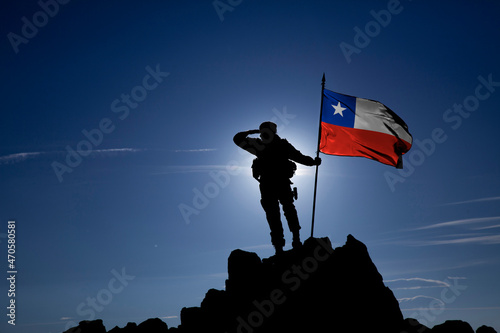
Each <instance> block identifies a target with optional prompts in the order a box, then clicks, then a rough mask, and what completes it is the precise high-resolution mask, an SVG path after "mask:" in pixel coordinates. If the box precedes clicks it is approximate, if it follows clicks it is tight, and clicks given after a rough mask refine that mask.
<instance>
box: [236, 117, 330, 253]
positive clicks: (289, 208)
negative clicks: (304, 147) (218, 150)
mask: <svg viewBox="0 0 500 333" xmlns="http://www.w3.org/2000/svg"><path fill="white" fill-rule="evenodd" d="M252 134H260V138H249V137H248V136H249V135H252ZM233 141H234V143H235V144H236V145H238V146H239V147H240V148H242V149H244V150H246V151H248V152H249V153H251V154H253V155H255V156H257V158H256V159H254V161H253V164H252V174H253V177H254V178H255V179H257V181H259V183H260V184H259V188H260V194H261V200H260V203H261V205H262V208H264V211H265V213H266V218H267V222H268V223H269V227H270V229H271V243H272V244H273V246H274V248H275V249H276V254H279V253H282V252H283V247H284V246H285V237H284V234H283V226H282V224H281V214H280V207H279V204H280V203H281V205H282V206H283V212H284V214H285V217H286V220H287V222H288V228H289V229H290V231H291V232H292V234H293V242H292V247H293V248H298V247H300V246H301V245H302V243H301V242H300V232H299V230H300V224H299V218H298V216H297V210H296V209H295V206H294V204H293V199H294V193H293V191H292V189H291V186H290V185H291V184H293V183H292V182H291V181H290V178H292V176H293V174H294V173H295V170H296V168H297V166H296V164H295V163H294V162H292V161H295V162H298V163H300V164H304V165H307V166H313V165H320V164H321V159H320V158H319V157H317V158H315V159H313V158H312V157H309V156H305V155H303V154H302V153H301V152H300V151H298V150H297V149H295V147H293V146H292V145H291V144H290V143H289V142H288V141H287V140H286V139H282V138H280V137H279V136H278V134H277V126H276V124H275V123H272V122H270V121H267V122H263V123H262V124H261V125H260V126H259V129H258V130H257V129H256V130H249V131H246V132H239V133H237V134H236V135H235V136H234V138H233Z"/></svg>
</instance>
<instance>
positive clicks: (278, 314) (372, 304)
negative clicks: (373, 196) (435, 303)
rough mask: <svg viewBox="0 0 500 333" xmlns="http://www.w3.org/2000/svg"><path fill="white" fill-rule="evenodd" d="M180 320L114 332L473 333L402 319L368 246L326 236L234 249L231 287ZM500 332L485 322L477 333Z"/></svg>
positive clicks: (94, 326) (79, 331) (97, 328)
mask: <svg viewBox="0 0 500 333" xmlns="http://www.w3.org/2000/svg"><path fill="white" fill-rule="evenodd" d="M180 315H181V325H179V327H177V328H170V329H169V328H168V327H167V324H165V323H164V322H163V321H161V320H160V319H158V318H155V319H148V320H146V321H145V322H143V323H141V324H139V325H136V324H134V323H128V324H127V325H126V326H125V327H123V328H119V327H115V328H113V329H112V330H110V331H109V332H108V333H167V332H169V333H172V332H178V333H199V332H213V333H218V332H220V333H226V332H227V333H232V332H235V333H266V332H273V333H274V332H384V333H391V332H394V333H448V332H450V333H451V332H453V333H462V332H463V333H474V331H473V329H472V328H471V326H470V325H469V324H468V323H466V322H463V321H460V320H451V321H446V322H445V323H443V324H440V325H436V326H434V327H433V328H432V329H429V328H428V327H426V326H424V325H422V324H420V323H419V322H418V321H417V320H415V319H411V318H407V319H404V318H403V315H402V313H401V310H400V309H399V304H398V301H397V300H396V298H395V297H394V294H393V293H392V291H391V290H390V289H389V288H387V287H386V286H385V285H384V283H383V279H382V276H381V275H380V273H379V272H378V270H377V268H376V267H375V265H374V264H373V262H372V260H371V258H370V255H369V253H368V250H367V248H366V246H365V245H364V244H363V243H361V242H360V241H358V240H356V239H355V238H354V237H353V236H351V235H349V236H348V237H347V242H346V244H345V245H344V246H342V247H339V248H336V249H333V248H332V246H331V243H330V240H329V239H328V238H309V239H308V240H306V241H305V243H304V245H303V246H302V247H300V248H298V249H294V250H290V251H285V252H284V253H282V254H280V255H279V256H273V257H270V258H267V259H263V260H261V258H259V256H258V255H257V254H256V253H253V252H247V251H242V250H234V251H232V252H231V254H230V256H229V258H228V279H227V280H226V288H225V290H216V289H210V290H208V292H207V293H206V295H205V298H204V299H203V301H202V302H201V304H200V306H199V307H189V308H183V309H182V310H181V314H180ZM105 332H106V330H105V328H104V326H103V323H102V321H101V320H96V321H91V322H89V321H83V322H80V325H79V326H78V327H77V328H73V329H70V330H68V331H66V332H65V333H105ZM493 332H494V333H496V331H495V330H494V329H493V328H491V327H487V326H482V327H480V328H479V329H478V330H477V332H476V333H493Z"/></svg>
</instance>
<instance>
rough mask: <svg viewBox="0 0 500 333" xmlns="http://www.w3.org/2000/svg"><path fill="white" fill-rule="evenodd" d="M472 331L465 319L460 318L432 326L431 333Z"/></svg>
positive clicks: (463, 332)
mask: <svg viewBox="0 0 500 333" xmlns="http://www.w3.org/2000/svg"><path fill="white" fill-rule="evenodd" d="M448 332H453V333H474V330H473V329H472V327H471V326H470V325H469V323H466V322H465V321H461V320H447V321H445V322H444V323H442V324H440V325H436V326H434V327H433V328H432V333H448Z"/></svg>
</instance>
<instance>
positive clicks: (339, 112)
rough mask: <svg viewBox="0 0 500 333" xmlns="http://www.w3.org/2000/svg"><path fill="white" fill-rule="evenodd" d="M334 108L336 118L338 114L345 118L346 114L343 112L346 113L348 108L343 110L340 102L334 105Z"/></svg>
mask: <svg viewBox="0 0 500 333" xmlns="http://www.w3.org/2000/svg"><path fill="white" fill-rule="evenodd" d="M332 106H333V108H334V109H335V113H334V114H333V115H334V116H335V115H336V114H340V115H341V116H342V117H343V116H344V114H342V111H344V110H345V109H346V108H343V107H342V105H340V102H339V103H338V104H337V105H333V104H332Z"/></svg>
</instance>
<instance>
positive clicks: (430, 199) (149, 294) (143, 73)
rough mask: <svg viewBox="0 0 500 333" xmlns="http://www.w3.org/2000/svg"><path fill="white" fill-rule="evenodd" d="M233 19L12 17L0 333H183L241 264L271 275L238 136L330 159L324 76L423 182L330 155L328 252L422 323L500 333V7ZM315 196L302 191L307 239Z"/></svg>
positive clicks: (116, 5) (192, 4)
mask: <svg viewBox="0 0 500 333" xmlns="http://www.w3.org/2000/svg"><path fill="white" fill-rule="evenodd" d="M221 3H223V4H225V5H226V6H227V7H223V5H221ZM56 4H57V5H56ZM216 4H218V9H216V8H215V7H214V2H212V1H189V2H185V3H183V2H178V1H177V2H173V1H153V0H150V1H142V2H139V1H106V2H105V3H102V2H96V1H90V2H89V1H86V2H83V1H71V2H67V3H64V1H61V3H59V2H57V3H56V2H54V1H49V0H48V1H45V2H44V1H43V0H42V1H41V2H36V1H18V2H16V3H3V4H2V13H4V19H3V24H2V28H1V29H2V31H1V34H2V36H4V37H3V42H2V43H1V44H0V47H1V53H2V59H4V61H3V62H2V66H1V77H2V78H3V80H2V81H3V83H2V122H1V128H2V131H1V132H0V137H1V139H2V140H1V141H0V142H1V144H0V188H1V191H0V208H1V209H0V241H1V248H2V251H5V252H4V253H6V252H7V247H6V246H7V238H6V237H7V236H6V235H7V230H8V223H7V222H8V221H9V220H15V221H16V231H17V233H16V237H17V238H16V241H17V243H16V244H17V247H16V264H17V268H18V274H17V276H16V278H17V279H16V302H17V304H18V306H17V308H16V310H17V311H16V315H17V316H16V327H15V328H14V327H12V326H11V325H8V324H7V320H6V318H5V315H4V319H3V320H2V322H0V330H1V331H2V332H21V331H28V330H29V331H30V332H35V333H48V332H62V331H64V330H65V329H66V328H67V326H68V325H71V323H77V322H79V321H81V320H85V319H94V318H101V319H103V320H104V324H105V326H106V327H107V329H111V328H112V327H114V326H115V325H118V326H120V327H122V326H125V325H126V323H127V322H128V321H135V322H141V321H143V320H145V319H147V318H151V317H161V318H163V320H164V321H165V322H166V323H167V324H168V325H169V326H177V325H178V324H179V323H180V319H179V315H180V310H181V308H182V307H184V306H199V305H200V302H201V300H202V299H203V297H204V294H205V292H206V291H207V290H208V289H210V288H217V289H223V288H224V281H225V279H226V278H227V273H226V272H227V267H226V265H227V257H228V255H229V254H230V252H231V251H232V250H233V249H236V248H242V249H246V250H249V251H255V252H257V253H258V254H259V256H261V257H267V256H270V255H272V254H273V249H272V248H271V246H270V239H269V230H268V226H267V222H266V220H265V216H264V213H263V211H262V209H261V207H260V204H259V192H258V186H257V183H256V182H255V180H253V179H252V178H251V172H250V164H251V159H252V158H251V156H249V155H248V154H246V153H245V152H244V151H239V149H238V147H237V146H235V145H234V144H233V142H232V137H233V135H234V134H235V133H236V132H238V131H243V130H248V129H254V128H256V127H258V125H259V124H260V123H261V122H263V121H266V120H272V121H274V122H276V123H277V124H278V132H279V134H280V135H281V136H282V137H286V138H287V139H288V140H289V141H290V142H291V143H292V144H294V145H295V146H296V148H298V149H299V150H301V151H302V152H303V153H304V154H306V155H310V156H314V154H315V152H316V143H317V128H318V117H319V106H320V91H321V76H322V74H323V73H325V74H326V88H327V89H330V90H333V91H337V92H340V93H345V94H349V95H354V96H359V97H363V98H369V99H374V100H378V101H381V102H382V103H384V104H385V105H387V106H388V107H390V108H391V109H392V110H394V111H395V112H396V113H397V114H398V115H399V116H401V117H402V118H403V119H404V120H405V121H406V123H407V124H408V126H409V129H410V132H411V133H412V135H413V138H414V141H415V142H414V146H413V148H412V150H411V151H410V152H409V153H408V154H407V155H406V156H405V157H404V163H405V168H404V169H403V170H402V171H398V170H396V169H394V168H391V167H389V166H387V165H383V164H380V163H377V162H374V161H371V160H368V159H362V158H350V157H336V156H326V155H322V158H323V164H322V165H321V166H320V168H319V185H318V198H317V207H316V209H317V211H316V223H315V224H316V225H315V231H314V235H315V236H318V237H319V236H321V237H324V236H328V237H330V239H331V240H332V242H333V243H334V245H335V246H341V245H343V244H344V242H345V240H346V237H347V235H348V234H352V235H354V236H355V237H356V238H357V239H359V240H360V241H362V242H364V243H365V244H366V245H367V246H368V249H369V251H370V255H371V257H372V259H373V261H374V263H375V264H376V265H377V267H378V269H379V271H380V273H381V274H382V276H383V277H384V279H385V281H386V285H387V286H389V287H390V288H391V289H392V290H393V292H394V294H395V296H396V298H398V300H399V301H400V306H401V309H402V310H403V314H404V315H405V317H414V318H417V319H418V320H419V321H421V322H422V323H425V324H426V325H428V326H431V327H432V326H434V325H436V324H440V323H442V322H444V321H445V320H447V319H461V320H465V321H468V322H469V323H470V324H471V325H472V326H473V328H474V329H476V328H477V327H479V326H480V325H482V324H486V325H490V326H494V327H495V328H496V329H497V330H499V329H500V319H499V318H500V302H499V300H500V289H499V288H498V283H497V282H498V277H499V276H500V256H499V253H500V233H499V231H500V209H499V208H498V207H500V205H499V203H500V192H499V190H498V189H499V188H500V154H499V150H498V148H497V147H496V143H497V142H498V141H499V139H500V134H499V133H500V132H499V131H498V130H497V128H496V125H497V123H498V122H499V121H500V116H499V112H498V111H499V109H500V64H499V62H498V53H499V50H500V48H499V47H500V39H499V38H498V37H499V33H500V23H499V22H498V19H497V17H496V16H497V13H498V11H499V9H500V5H499V4H498V3H496V2H493V1H477V2H472V1H471V2H469V1H440V2H432V3H431V2H429V1H403V0H402V1H401V2H395V1H356V2H349V3H348V2H340V1H309V2H307V3H304V2H299V1H245V0H243V1H225V0H221V2H219V3H216ZM230 4H231V5H230ZM44 8H45V9H44ZM222 8H225V10H224V9H222ZM35 23H36V25H35ZM417 142H418V143H417ZM313 180H314V170H313V168H308V167H300V168H299V170H298V174H297V175H296V176H295V177H294V183H295V185H296V186H297V187H298V188H299V200H298V201H297V202H296V206H297V209H298V212H299V218H300V221H301V225H302V230H301V235H302V239H306V238H307V237H308V236H309V234H310V225H311V223H310V218H311V208H312V192H313ZM200 193H201V194H200ZM187 207H189V208H187ZM182 212H184V215H183V214H182ZM186 212H188V213H186ZM286 238H287V243H288V245H287V248H289V247H290V243H291V235H290V234H289V233H288V234H286ZM0 267H2V270H3V271H4V273H5V274H6V271H7V262H6V260H3V261H2V263H1V265H0ZM0 288H1V289H2V290H3V291H2V292H1V293H2V295H3V296H2V297H1V302H2V304H4V305H3V306H7V304H8V302H9V299H8V297H7V296H6V295H5V294H6V291H7V290H8V285H7V283H6V281H5V280H4V281H3V282H2V283H1V284H0ZM362 304H363V301H362V300H360V307H362ZM4 309H5V308H4ZM4 311H5V310H4Z"/></svg>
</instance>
